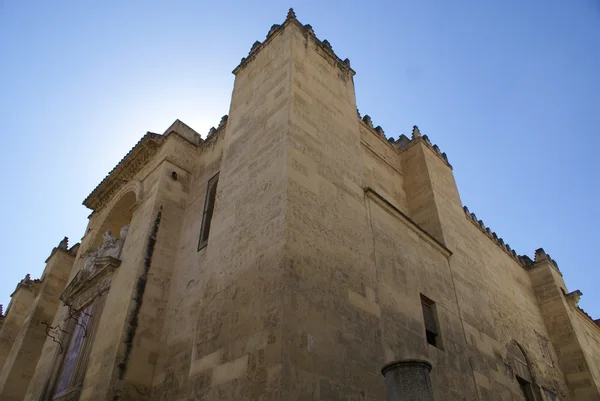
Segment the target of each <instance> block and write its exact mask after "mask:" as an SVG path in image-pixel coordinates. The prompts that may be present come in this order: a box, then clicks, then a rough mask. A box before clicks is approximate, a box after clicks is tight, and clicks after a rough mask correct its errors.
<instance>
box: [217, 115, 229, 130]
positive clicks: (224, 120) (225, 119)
mask: <svg viewBox="0 0 600 401" xmlns="http://www.w3.org/2000/svg"><path fill="white" fill-rule="evenodd" d="M228 118H229V116H228V115H227V114H225V115H224V116H223V117H221V121H219V128H221V127H222V126H223V125H225V123H226V122H227V119H228Z"/></svg>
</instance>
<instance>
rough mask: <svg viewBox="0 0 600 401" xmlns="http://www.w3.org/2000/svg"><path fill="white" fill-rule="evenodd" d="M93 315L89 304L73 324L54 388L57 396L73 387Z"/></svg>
mask: <svg viewBox="0 0 600 401" xmlns="http://www.w3.org/2000/svg"><path fill="white" fill-rule="evenodd" d="M91 317H92V306H91V305H90V306H88V307H87V308H86V309H84V310H83V311H82V312H80V313H79V317H78V318H77V322H76V323H75V324H74V325H73V328H72V335H71V338H70V339H69V346H68V348H67V352H66V353H65V356H64V359H63V361H62V365H61V367H60V370H59V373H58V379H57V381H56V387H55V389H54V394H55V396H60V395H62V394H63V393H64V392H65V391H66V390H68V389H69V388H70V387H71V382H72V379H73V373H75V366H76V364H77V361H78V359H79V356H80V354H81V351H82V349H83V344H84V342H85V339H86V337H87V329H88V328H89V326H90V325H89V323H90V318H91Z"/></svg>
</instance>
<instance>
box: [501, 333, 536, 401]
mask: <svg viewBox="0 0 600 401" xmlns="http://www.w3.org/2000/svg"><path fill="white" fill-rule="evenodd" d="M507 351H508V352H507V358H508V363H509V364H510V366H511V368H512V370H513V373H514V375H515V380H516V381H517V383H518V384H519V388H520V389H521V393H522V395H523V398H522V399H523V400H524V401H535V400H536V396H535V391H534V386H533V383H534V378H533V375H532V373H531V365H530V363H529V361H528V360H527V355H526V353H525V350H524V349H523V347H522V346H521V345H520V344H519V343H517V342H516V341H512V342H511V343H510V344H508V347H507Z"/></svg>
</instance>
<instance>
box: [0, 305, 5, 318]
mask: <svg viewBox="0 0 600 401" xmlns="http://www.w3.org/2000/svg"><path fill="white" fill-rule="evenodd" d="M3 308H4V305H2V304H0V317H4V310H3Z"/></svg>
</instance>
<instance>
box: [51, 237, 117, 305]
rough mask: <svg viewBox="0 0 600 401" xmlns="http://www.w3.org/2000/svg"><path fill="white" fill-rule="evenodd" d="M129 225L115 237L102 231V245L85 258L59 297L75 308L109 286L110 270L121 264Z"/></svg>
mask: <svg viewBox="0 0 600 401" xmlns="http://www.w3.org/2000/svg"><path fill="white" fill-rule="evenodd" d="M128 232H129V225H126V226H124V227H122V228H121V233H120V234H121V237H120V238H115V237H113V236H112V233H111V232H110V230H106V231H105V232H104V238H103V241H102V245H100V246H99V247H98V249H96V250H95V251H94V252H92V253H91V254H90V255H89V256H88V257H87V258H86V260H85V262H84V267H83V269H81V270H80V271H79V272H78V273H77V274H76V275H75V277H73V280H71V282H70V283H69V285H68V286H67V288H66V289H65V291H64V292H63V294H62V295H61V297H60V299H61V300H62V301H63V302H64V303H65V304H68V305H71V306H72V307H73V308H75V309H76V310H77V309H79V307H80V306H83V305H84V304H85V303H86V302H87V301H89V300H91V299H94V298H95V297H97V296H99V295H100V294H102V293H103V292H104V291H106V290H107V289H108V288H109V287H110V281H111V278H112V272H113V271H114V270H115V269H116V268H117V267H119V266H120V265H121V254H122V253H123V246H124V245H125V240H126V239H127V233H128Z"/></svg>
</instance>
